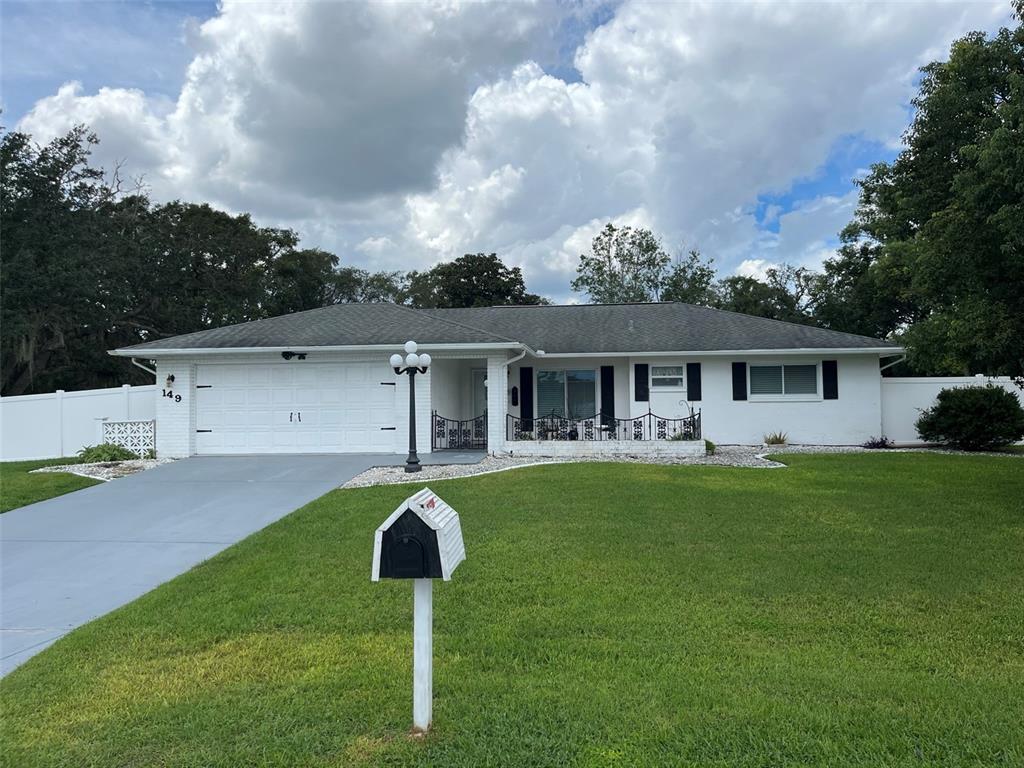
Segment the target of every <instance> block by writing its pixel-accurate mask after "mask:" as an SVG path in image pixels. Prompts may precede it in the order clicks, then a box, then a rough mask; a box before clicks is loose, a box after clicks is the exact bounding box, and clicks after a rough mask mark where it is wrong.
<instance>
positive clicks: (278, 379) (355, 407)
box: [196, 362, 395, 453]
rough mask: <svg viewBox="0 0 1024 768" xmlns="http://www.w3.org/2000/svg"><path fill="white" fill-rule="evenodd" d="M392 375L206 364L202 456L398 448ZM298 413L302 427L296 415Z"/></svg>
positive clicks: (200, 414)
mask: <svg viewBox="0 0 1024 768" xmlns="http://www.w3.org/2000/svg"><path fill="white" fill-rule="evenodd" d="M393 379H394V374H393V372H392V371H391V369H390V368H388V367H387V366H385V365H377V364H369V363H348V364H345V363H320V364H316V363H313V364H310V363H306V362H299V363H286V364H261V365H242V364H227V365H216V364H210V365H201V366H199V367H198V368H197V372H196V381H197V384H200V385H208V386H207V387H202V388H199V389H197V390H196V420H197V428H198V429H200V430H205V429H209V430H212V432H201V433H200V434H198V435H197V436H196V448H197V452H198V453H288V452H297V453H303V452H330V453H339V452H362V451H387V452H390V451H392V450H393V448H394V432H392V431H390V430H383V429H381V428H382V427H391V426H394V401H395V387H393V386H381V382H383V381H391V380H393ZM300 414H301V419H302V420H301V421H299V415H300Z"/></svg>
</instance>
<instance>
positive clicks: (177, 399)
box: [163, 389, 181, 403]
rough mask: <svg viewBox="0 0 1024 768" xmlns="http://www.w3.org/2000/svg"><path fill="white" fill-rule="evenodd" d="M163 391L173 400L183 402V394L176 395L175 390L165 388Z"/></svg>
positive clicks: (165, 395)
mask: <svg viewBox="0 0 1024 768" xmlns="http://www.w3.org/2000/svg"><path fill="white" fill-rule="evenodd" d="M163 393H164V397H169V398H171V400H173V401H174V402H176V403H180V402H181V395H176V394H174V393H173V392H171V390H169V389H165V390H163Z"/></svg>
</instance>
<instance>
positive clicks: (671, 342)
mask: <svg viewBox="0 0 1024 768" xmlns="http://www.w3.org/2000/svg"><path fill="white" fill-rule="evenodd" d="M421 311H423V312H426V313H429V314H434V315H435V316H439V317H446V318H450V319H454V320H458V321H459V322H462V323H465V324H467V325H472V326H473V327H475V328H482V329H484V330H487V331H491V332H493V333H498V334H501V335H503V336H508V337H510V338H514V339H515V340H516V341H520V342H523V343H524V344H527V345H529V346H530V347H531V348H532V349H534V350H538V349H543V350H544V351H545V352H548V353H552V354H554V353H560V354H564V353H568V352H679V351H683V352H710V351H716V350H734V349H735V350H742V349H819V348H820V349H840V348H842V349H846V348H858V349H866V348H877V347H893V348H894V349H898V347H897V346H896V345H895V344H892V343H890V342H886V341H882V340H880V339H873V338H870V337H868V336H858V335H856V334H852V333H840V332H838V331H829V330H825V329H824V328H815V327H813V326H809V325H798V324H796V323H786V322H782V321H779V320H769V319H767V318H764V317H754V316H752V315H741V314H739V313H736V312H726V311H723V310H720V309H711V308H710V307H698V306H695V305H693V304H680V303H675V302H664V303H659V304H580V305H561V306H531V307H481V308H471V309H434V310H421Z"/></svg>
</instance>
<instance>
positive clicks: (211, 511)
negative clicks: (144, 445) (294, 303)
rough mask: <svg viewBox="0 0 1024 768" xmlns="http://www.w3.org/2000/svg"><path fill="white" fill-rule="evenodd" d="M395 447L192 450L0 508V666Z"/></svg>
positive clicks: (384, 460)
mask: <svg viewBox="0 0 1024 768" xmlns="http://www.w3.org/2000/svg"><path fill="white" fill-rule="evenodd" d="M403 458H404V457H400V456H395V455H394V454H350V455H338V454H334V455H303V456H224V457H213V456H210V457H194V458H190V459H183V460H182V461H176V462H173V463H170V464H165V465H162V466H159V467H157V468H155V469H151V470H148V471H146V472H141V473H139V474H137V475H132V476H131V477H126V478H122V479H120V480H113V481H111V482H109V483H104V484H103V485H96V486H93V487H91V488H86V489H84V490H81V491H76V492H74V493H70V494H67V495H65V496H58V497H57V498H54V499H48V500H47V501H42V502H39V503H38V504H31V505H29V506H27V507H21V508H20V509H15V510H11V511H10V512H7V513H6V514H3V515H0V561H2V566H0V675H3V674H6V673H7V672H9V671H10V670H11V669H13V668H14V667H16V666H18V664H21V663H22V662H23V661H25V660H26V659H28V658H30V657H31V656H33V655H34V654H36V653H38V652H39V651H41V650H42V649H43V648H46V647H47V646H48V645H51V644H52V643H53V642H54V641H56V640H57V639H58V638H59V637H61V636H62V635H64V634H66V633H67V632H69V631H70V630H72V629H74V628H75V627H78V626H80V625H82V624H84V623H86V622H87V621H90V620H92V619H94V618H96V617H98V616H102V615H103V614H105V613H107V612H108V611H112V610H113V609H115V608H117V607H119V606H121V605H124V604H125V603H127V602H130V601H131V600H134V599H135V598H136V597H139V596H140V595H142V594H144V593H145V592H148V591H149V590H151V589H153V588H154V587H156V586H158V585H160V584H162V583H163V582H165V581H168V580H169V579H172V578H174V577H175V576H177V575H178V574H180V573H183V572H185V571H187V570H188V569H189V568H191V567H193V566H194V565H196V564H198V563H200V562H202V561H203V560H205V559H207V558H209V557H210V556H212V555H214V554H216V553H217V552H220V551H221V550H222V549H224V548H226V547H228V546H230V545H231V544H234V543H235V542H237V541H239V540H240V539H243V538H245V537H246V536H248V535H249V534H251V533H254V532H255V531H258V530H259V529H260V528H263V527H264V526H266V525H268V524H270V523H272V522H274V521H275V520H278V519H280V518H282V517H284V516H285V515H287V514H288V513H289V512H292V511H294V510H295V509H298V508H299V507H301V506H303V505H304V504H306V503H308V502H310V501H312V500H313V499H316V498H317V497H319V496H322V495H323V494H324V493H326V492H327V491H329V490H331V489H333V488H337V487H338V486H340V485H341V484H342V483H344V482H346V481H348V480H349V479H351V478H352V477H355V476H356V475H358V474H359V473H360V472H363V471H365V470H367V469H369V468H370V467H373V466H387V465H393V464H400V463H404V461H403ZM422 458H423V463H424V464H428V463H431V464H433V463H473V462H476V461H480V460H481V459H482V458H483V455H482V454H478V453H466V454H454V453H444V454H430V455H427V456H424V457H422ZM390 511H391V510H382V515H384V516H386V513H388V512H390ZM382 519H383V517H382Z"/></svg>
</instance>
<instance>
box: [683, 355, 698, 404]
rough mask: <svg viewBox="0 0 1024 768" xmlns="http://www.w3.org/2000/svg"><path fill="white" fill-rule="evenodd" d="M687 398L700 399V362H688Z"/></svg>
mask: <svg viewBox="0 0 1024 768" xmlns="http://www.w3.org/2000/svg"><path fill="white" fill-rule="evenodd" d="M686 399H687V400H691V401H692V400H700V363H687V364H686Z"/></svg>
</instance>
